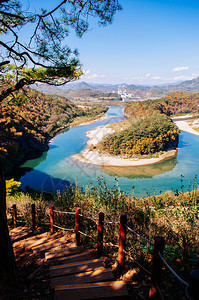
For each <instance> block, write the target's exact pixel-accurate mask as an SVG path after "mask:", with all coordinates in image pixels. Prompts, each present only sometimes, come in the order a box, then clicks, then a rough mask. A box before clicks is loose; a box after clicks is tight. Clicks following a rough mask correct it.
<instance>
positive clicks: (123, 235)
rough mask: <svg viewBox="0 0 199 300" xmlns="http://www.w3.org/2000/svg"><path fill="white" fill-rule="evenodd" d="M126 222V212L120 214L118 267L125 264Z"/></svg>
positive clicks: (121, 267)
mask: <svg viewBox="0 0 199 300" xmlns="http://www.w3.org/2000/svg"><path fill="white" fill-rule="evenodd" d="M126 224H127V214H121V216H120V238H119V256H118V264H119V267H120V269H124V264H125V253H124V251H125V245H126Z"/></svg>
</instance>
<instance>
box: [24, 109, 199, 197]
mask: <svg viewBox="0 0 199 300" xmlns="http://www.w3.org/2000/svg"><path fill="white" fill-rule="evenodd" d="M123 113H124V108H123V107H121V106H111V107H110V108H109V110H108V111H107V113H106V116H107V118H106V119H100V120H98V121H96V122H94V123H92V124H88V125H80V126H77V127H72V128H70V129H69V130H66V131H63V132H61V133H59V134H58V135H57V136H56V137H54V139H53V140H52V142H51V143H50V149H49V150H48V151H47V152H45V153H43V155H42V156H41V157H40V158H37V159H32V160H28V161H26V162H25V163H24V164H23V165H22V166H21V167H20V169H19V171H20V173H21V174H22V175H21V177H20V181H21V183H22V185H21V187H22V188H25V186H29V187H33V188H36V189H39V190H41V191H44V190H48V191H57V190H61V191H62V190H63V189H64V188H65V187H66V186H67V185H69V184H70V183H77V184H78V185H79V186H81V187H85V186H86V185H89V184H90V183H93V184H94V185H97V182H98V179H99V178H103V179H104V180H105V181H106V183H107V185H108V187H109V188H113V187H114V185H116V184H117V180H118V183H119V187H120V189H121V190H123V191H124V192H126V193H132V190H133V193H134V196H135V197H147V196H148V195H155V194H160V193H162V192H165V191H167V190H171V189H173V190H174V191H176V190H179V191H181V190H182V189H183V191H187V190H189V189H192V188H193V184H194V180H193V179H194V178H196V177H197V174H198V175H199V155H198V153H199V151H198V147H199V136H197V135H193V134H190V133H187V132H181V133H180V139H179V149H178V154H177V157H176V158H172V159H169V160H167V161H164V162H161V163H157V164H153V165H150V166H140V167H101V166H96V165H91V164H85V163H81V162H79V161H77V160H74V159H73V158H71V156H72V155H74V154H77V153H80V152H81V151H82V150H83V149H85V147H86V143H87V140H88V137H87V136H86V132H87V131H89V130H92V129H94V128H96V127H98V126H101V125H106V124H111V123H115V122H118V121H120V120H122V119H123V118H124V114H123ZM197 181H198V180H197V178H196V182H197Z"/></svg>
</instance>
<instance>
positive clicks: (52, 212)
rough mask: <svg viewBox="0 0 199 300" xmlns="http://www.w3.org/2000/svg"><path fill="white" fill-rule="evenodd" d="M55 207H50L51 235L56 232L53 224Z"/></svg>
mask: <svg viewBox="0 0 199 300" xmlns="http://www.w3.org/2000/svg"><path fill="white" fill-rule="evenodd" d="M54 209H55V207H54V205H51V206H50V234H53V232H54V227H53V223H54Z"/></svg>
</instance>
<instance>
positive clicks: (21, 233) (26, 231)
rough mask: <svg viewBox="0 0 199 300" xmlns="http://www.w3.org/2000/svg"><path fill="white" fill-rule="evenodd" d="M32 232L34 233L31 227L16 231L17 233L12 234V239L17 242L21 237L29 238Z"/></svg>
mask: <svg viewBox="0 0 199 300" xmlns="http://www.w3.org/2000/svg"><path fill="white" fill-rule="evenodd" d="M30 234H32V231H31V230H30V229H27V228H26V229H23V230H21V231H16V233H15V234H12V235H11V236H10V240H11V242H12V243H15V242H17V241H19V240H21V239H25V238H27V237H28V236H29V235H30Z"/></svg>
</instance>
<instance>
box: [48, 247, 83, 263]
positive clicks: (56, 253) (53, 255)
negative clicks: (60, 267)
mask: <svg viewBox="0 0 199 300" xmlns="http://www.w3.org/2000/svg"><path fill="white" fill-rule="evenodd" d="M73 245H74V244H73ZM68 247H69V248H68ZM83 250H84V248H83V247H82V246H78V247H75V246H72V247H71V244H69V245H67V249H64V250H59V251H54V252H52V251H50V252H46V253H45V259H46V260H49V259H58V258H61V257H67V256H69V255H74V254H78V253H81V252H83Z"/></svg>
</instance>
